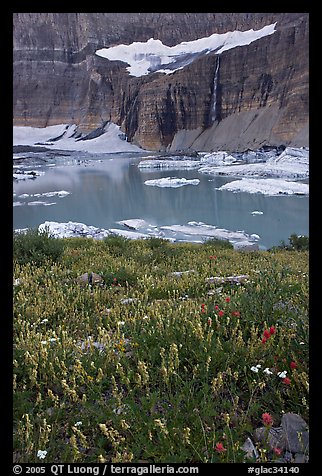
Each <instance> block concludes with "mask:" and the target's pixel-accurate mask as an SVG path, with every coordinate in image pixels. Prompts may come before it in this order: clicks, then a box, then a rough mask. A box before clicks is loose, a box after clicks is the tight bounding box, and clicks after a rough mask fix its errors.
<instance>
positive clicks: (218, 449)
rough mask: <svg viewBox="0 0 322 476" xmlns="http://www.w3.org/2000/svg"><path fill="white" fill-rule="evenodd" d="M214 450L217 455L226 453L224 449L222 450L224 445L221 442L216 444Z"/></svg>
mask: <svg viewBox="0 0 322 476" xmlns="http://www.w3.org/2000/svg"><path fill="white" fill-rule="evenodd" d="M215 450H216V451H217V453H224V452H225V451H227V450H226V448H224V445H223V444H222V443H221V442H220V443H216V446H215Z"/></svg>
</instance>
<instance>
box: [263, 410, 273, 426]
mask: <svg viewBox="0 0 322 476" xmlns="http://www.w3.org/2000/svg"><path fill="white" fill-rule="evenodd" d="M262 420H263V423H264V425H265V426H271V425H272V424H273V418H272V416H271V415H270V414H269V413H263V415H262Z"/></svg>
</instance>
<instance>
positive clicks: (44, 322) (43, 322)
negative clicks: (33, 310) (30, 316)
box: [40, 319, 48, 324]
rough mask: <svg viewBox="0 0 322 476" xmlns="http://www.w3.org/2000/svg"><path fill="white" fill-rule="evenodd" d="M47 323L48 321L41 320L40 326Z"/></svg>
mask: <svg viewBox="0 0 322 476" xmlns="http://www.w3.org/2000/svg"><path fill="white" fill-rule="evenodd" d="M47 322H48V319H43V320H42V321H41V323H40V324H46V323H47Z"/></svg>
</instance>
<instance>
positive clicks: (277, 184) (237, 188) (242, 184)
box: [217, 178, 309, 195]
mask: <svg viewBox="0 0 322 476" xmlns="http://www.w3.org/2000/svg"><path fill="white" fill-rule="evenodd" d="M217 190H229V191H231V192H248V193H262V194H264V195H308V194H309V185H308V184H306V183H300V182H291V181H287V180H283V179H269V178H267V179H246V178H242V179H241V180H235V181H233V182H229V183H226V184H224V185H222V186H221V187H219V188H218V189H217Z"/></svg>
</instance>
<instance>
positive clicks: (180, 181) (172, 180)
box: [144, 177, 200, 188]
mask: <svg viewBox="0 0 322 476" xmlns="http://www.w3.org/2000/svg"><path fill="white" fill-rule="evenodd" d="M199 182H200V180H199V179H190V180H189V179H186V178H184V177H183V178H176V177H164V178H160V179H155V180H146V181H145V182H144V183H145V185H151V186H155V187H173V188H177V187H182V186H184V185H198V184H199Z"/></svg>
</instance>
